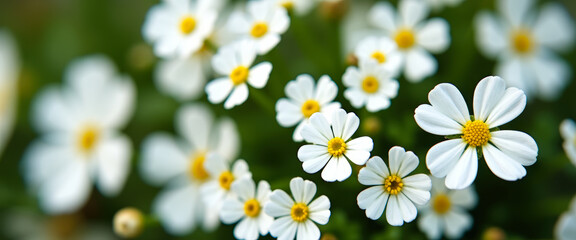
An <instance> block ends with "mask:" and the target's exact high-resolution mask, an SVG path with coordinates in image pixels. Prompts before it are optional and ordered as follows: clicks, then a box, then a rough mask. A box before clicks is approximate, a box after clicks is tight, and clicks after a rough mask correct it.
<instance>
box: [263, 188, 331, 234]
mask: <svg viewBox="0 0 576 240" xmlns="http://www.w3.org/2000/svg"><path fill="white" fill-rule="evenodd" d="M290 191H291V192H292V196H294V198H291V197H290V196H289V195H288V194H287V193H286V192H284V191H282V190H279V189H277V190H274V191H273V192H272V194H270V201H269V202H268V203H267V204H266V205H264V212H266V213H267V214H268V215H270V216H272V217H275V218H276V219H275V220H274V222H273V223H272V225H271V226H270V234H271V235H272V236H274V237H276V238H278V239H284V240H289V239H297V240H304V239H320V230H319V229H318V226H316V224H314V223H318V224H322V225H324V224H326V223H328V220H329V219H330V200H329V199H328V197H326V196H324V195H322V196H320V197H318V198H316V199H315V200H314V201H312V198H314V195H316V184H314V182H312V181H309V180H303V179H302V178H300V177H295V178H292V180H290Z"/></svg>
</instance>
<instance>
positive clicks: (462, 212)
mask: <svg viewBox="0 0 576 240" xmlns="http://www.w3.org/2000/svg"><path fill="white" fill-rule="evenodd" d="M430 178H431V179H432V191H431V194H432V197H431V198H430V201H429V202H428V203H427V204H426V205H424V206H423V207H422V208H420V211H421V212H422V216H420V218H418V227H419V228H420V230H422V231H423V232H424V233H426V236H427V237H428V238H429V239H440V238H441V237H442V234H444V235H445V236H446V237H448V238H450V239H459V238H462V235H463V234H464V232H465V231H466V230H468V229H469V228H470V227H472V224H473V219H472V216H470V214H468V213H467V212H466V211H467V210H470V209H471V208H473V207H474V206H475V205H476V201H477V196H476V193H475V192H474V188H473V187H472V186H469V187H467V188H464V189H462V190H449V189H447V188H446V186H445V185H444V181H443V180H442V179H440V178H436V177H430Z"/></svg>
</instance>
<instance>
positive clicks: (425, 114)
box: [414, 104, 462, 136]
mask: <svg viewBox="0 0 576 240" xmlns="http://www.w3.org/2000/svg"><path fill="white" fill-rule="evenodd" d="M414 112H415V113H414V120H416V123H417V124H418V126H420V128H422V129H423V130H424V131H426V132H429V133H432V134H436V135H442V136H448V135H455V134H462V125H460V124H459V123H458V122H457V121H456V120H454V119H452V118H450V117H449V116H447V115H446V114H444V113H442V112H440V111H438V109H437V107H433V106H431V105H428V104H422V105H420V106H418V107H417V108H416V110H415V111H414Z"/></svg>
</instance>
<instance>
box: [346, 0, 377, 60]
mask: <svg viewBox="0 0 576 240" xmlns="http://www.w3.org/2000/svg"><path fill="white" fill-rule="evenodd" d="M348 7H349V8H348V12H347V13H346V14H345V15H344V18H343V19H342V22H341V24H340V39H341V40H340V41H341V42H342V46H341V49H342V51H341V52H342V54H343V56H342V57H349V56H350V54H354V53H355V51H356V49H357V48H358V44H359V43H360V42H361V41H362V40H364V39H365V38H367V37H373V36H380V35H382V30H381V29H379V28H376V27H374V26H372V24H370V22H369V21H368V18H367V17H366V13H367V12H369V11H370V8H371V7H372V6H371V4H369V2H368V1H356V2H354V4H350V5H349V6H348Z"/></svg>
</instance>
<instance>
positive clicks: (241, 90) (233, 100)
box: [224, 84, 248, 109]
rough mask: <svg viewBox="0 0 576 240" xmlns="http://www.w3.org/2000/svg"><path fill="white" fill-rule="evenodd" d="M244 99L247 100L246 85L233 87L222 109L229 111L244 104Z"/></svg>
mask: <svg viewBox="0 0 576 240" xmlns="http://www.w3.org/2000/svg"><path fill="white" fill-rule="evenodd" d="M246 99H248V86H246V84H240V85H238V86H235V87H234V88H233V89H232V93H231V94H230V96H229V97H228V99H226V102H224V108H226V109H231V108H233V107H235V106H237V105H240V104H242V103H244V102H245V101H246Z"/></svg>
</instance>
